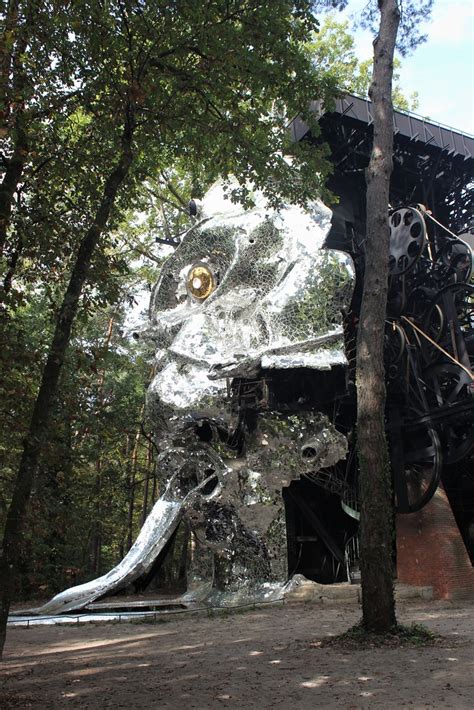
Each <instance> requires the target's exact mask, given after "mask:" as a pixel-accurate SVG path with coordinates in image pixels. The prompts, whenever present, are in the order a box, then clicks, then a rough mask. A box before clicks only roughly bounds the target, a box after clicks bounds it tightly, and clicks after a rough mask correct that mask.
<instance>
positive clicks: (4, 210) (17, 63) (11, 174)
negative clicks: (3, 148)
mask: <svg viewBox="0 0 474 710" xmlns="http://www.w3.org/2000/svg"><path fill="white" fill-rule="evenodd" d="M17 13H18V3H15V2H10V3H9V6H8V16H7V21H6V28H5V32H4V35H3V37H2V42H1V43H0V45H1V46H0V54H1V61H2V67H1V72H0V74H1V86H0V92H1V102H2V104H3V107H2V114H3V115H2V121H1V126H2V128H3V130H4V131H5V133H7V132H8V127H7V126H8V118H9V117H10V111H11V109H10V98H9V96H8V93H9V91H8V89H9V83H10V81H9V79H10V76H9V75H10V70H11V67H13V79H12V82H11V83H12V87H11V88H12V94H13V95H14V96H15V97H17V98H16V103H17V104H18V105H17V106H16V108H15V110H14V114H13V115H12V117H10V118H13V121H12V122H13V153H12V156H11V158H9V159H8V160H7V161H6V168H5V174H4V176H3V180H2V182H1V184H0V256H1V255H2V254H3V249H4V247H5V243H6V240H7V233H8V227H9V226H10V221H11V213H12V205H13V199H14V196H15V192H16V190H17V189H18V185H19V184H20V180H21V177H22V174H23V168H24V166H25V162H26V159H27V157H28V153H29V142H28V134H27V130H26V126H25V112H24V99H25V96H24V93H25V85H26V77H25V71H24V67H23V56H24V54H25V52H26V49H27V46H28V34H27V32H28V28H29V27H30V26H31V17H29V18H27V20H26V21H25V23H24V24H23V26H22V27H21V30H20V35H19V38H18V41H17V44H16V47H15V49H14V51H13V49H7V46H8V37H7V38H6V35H7V32H8V26H10V33H11V37H10V41H12V37H13V36H14V30H15V29H16V23H17ZM28 14H29V15H30V14H31V13H30V12H28ZM10 122H11V121H10Z"/></svg>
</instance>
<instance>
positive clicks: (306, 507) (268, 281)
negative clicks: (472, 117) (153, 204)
mask: <svg viewBox="0 0 474 710" xmlns="http://www.w3.org/2000/svg"><path fill="white" fill-rule="evenodd" d="M254 198H255V206H254V207H253V209H250V210H247V211H244V210H243V209H242V208H241V207H240V206H238V205H235V204H233V203H232V202H231V201H230V200H228V199H226V194H225V191H224V189H223V186H222V185H216V186H214V188H213V189H211V191H210V192H209V193H208V195H207V196H206V198H205V200H204V203H203V207H202V211H201V212H200V213H198V212H197V207H196V205H194V208H195V212H196V223H195V224H194V225H193V227H192V228H191V229H190V230H189V232H188V233H187V234H186V235H185V237H184V238H183V240H182V242H181V244H180V245H179V246H178V248H177V249H176V251H175V253H174V254H173V256H172V257H171V258H170V259H169V260H168V261H167V262H166V263H165V265H164V267H163V269H162V272H161V275H160V279H159V281H158V283H157V285H156V287H155V289H154V292H153V295H152V299H151V308H150V316H151V327H150V330H149V333H148V335H149V337H150V338H151V339H152V340H153V341H154V343H155V345H156V372H155V376H154V379H153V381H152V383H151V385H150V388H149V392H148V410H149V417H150V420H151V421H152V422H153V423H154V427H155V432H156V439H157V442H158V446H159V449H160V451H161V454H160V459H159V467H160V471H161V479H162V486H163V488H164V489H165V493H164V494H163V496H162V498H161V499H160V500H159V501H158V502H157V503H156V505H155V507H154V509H153V511H152V512H151V514H150V516H149V518H148V519H147V521H146V523H145V526H144V528H143V529H142V531H141V533H140V535H139V537H138V539H137V541H136V543H135V545H134V546H133V547H132V549H131V550H130V552H129V553H128V554H127V555H126V557H125V558H124V560H122V562H121V563H120V564H119V565H118V567H116V568H115V569H114V570H112V571H111V572H109V573H108V574H107V575H104V576H103V577H101V578H99V579H98V580H94V581H92V582H89V583H87V584H86V585H80V586H79V587H75V588H72V589H71V590H66V592H63V593H62V594H60V595H57V596H56V597H55V598H54V599H53V600H51V602H49V603H48V604H47V605H45V606H44V607H42V608H41V610H39V611H41V612H42V613H53V612H54V613H57V612H58V611H68V610H71V609H78V608H81V607H83V606H85V605H87V604H89V603H90V602H91V601H93V600H94V599H97V598H99V597H101V596H103V595H105V594H108V593H111V592H113V591H117V590H118V589H120V588H123V587H124V586H126V585H127V584H130V583H131V582H133V581H134V580H137V579H138V578H139V577H140V576H143V575H146V574H147V573H148V572H149V570H150V569H151V568H152V567H153V564H154V562H155V560H156V559H157V557H158V555H159V554H160V553H162V552H163V550H164V549H165V546H166V543H167V542H168V540H169V539H170V537H171V535H172V534H173V532H174V530H175V529H176V527H177V526H178V525H179V523H180V521H182V520H183V519H185V520H186V521H187V524H188V528H189V529H190V530H191V531H192V534H193V536H194V541H195V549H194V553H193V555H192V559H191V560H190V561H189V564H188V593H187V594H186V595H185V596H184V597H182V600H183V601H189V600H199V599H204V598H205V599H208V600H210V599H212V600H213V601H214V602H216V601H217V602H222V603H227V602H228V601H229V599H232V600H233V601H236V600H239V599H242V598H243V597H244V598H247V599H248V598H251V599H256V598H260V599H261V598H271V597H273V598H275V597H278V595H280V594H281V593H282V589H283V585H284V583H285V581H286V580H287V578H288V577H289V576H290V575H291V573H292V572H294V571H305V567H304V564H303V563H302V562H301V560H302V558H303V557H304V554H303V552H302V551H303V548H304V546H305V545H313V547H311V550H313V552H314V550H316V551H317V557H318V562H317V570H316V571H314V570H313V572H312V574H313V578H315V579H318V581H335V580H341V579H344V578H347V576H349V577H350V576H351V572H352V568H353V565H354V563H355V562H356V559H357V555H358V544H357V519H358V501H357V477H358V475H357V462H356V456H355V434H354V431H355V388H354V387H353V384H352V383H353V380H354V377H353V375H354V354H355V352H354V343H355V337H356V331H357V321H358V318H357V316H358V313H357V308H358V306H357V303H358V293H359V294H360V287H361V281H362V274H363V263H364V254H363V250H359V252H358V253H356V254H355V255H354V256H355V267H356V271H357V274H358V280H357V281H358V283H357V284H356V289H355V293H354V296H353V287H354V273H355V272H354V268H353V264H352V261H351V259H350V258H349V257H348V256H347V255H345V254H343V253H342V252H337V251H333V250H328V249H324V248H323V247H324V241H325V238H326V236H327V234H328V231H329V225H330V211H329V210H328V209H327V208H326V207H325V206H324V205H322V204H321V203H318V202H315V203H314V204H313V205H312V208H311V209H310V210H308V211H303V210H301V209H299V208H297V207H295V206H292V205H287V206H285V207H284V208H283V209H282V210H280V211H275V210H272V209H270V208H269V206H268V205H267V204H266V202H265V200H264V199H263V197H262V195H260V194H258V193H257V194H255V195H254ZM432 227H434V229H432ZM390 230H391V238H390V257H389V270H390V287H389V301H388V310H387V321H386V336H385V337H386V348H385V365H386V373H387V395H388V396H387V403H388V404H387V431H388V435H389V441H390V448H391V459H392V465H393V477H394V490H395V498H396V508H397V510H398V512H401V513H410V512H413V511H416V510H419V509H420V508H421V507H422V506H424V505H425V504H426V503H427V502H428V501H429V500H430V498H431V497H432V495H433V494H434V492H435V490H436V487H437V486H438V483H439V480H440V475H441V471H442V466H443V459H444V462H445V463H454V462H456V461H459V460H466V459H468V458H469V457H471V456H472V455H473V452H474V423H473V403H474V400H473V395H474V389H473V375H472V362H473V358H474V314H473V310H472V305H473V287H472V286H471V285H469V279H470V277H471V271H472V251H471V249H470V247H469V245H468V244H467V243H466V242H465V241H464V240H463V239H462V238H461V237H457V236H456V235H454V234H452V233H450V232H449V230H447V229H446V228H444V227H443V226H442V225H439V224H438V223H437V222H436V220H434V218H433V217H432V216H431V215H430V213H429V212H427V211H426V210H425V208H424V207H422V206H421V205H417V206H413V207H412V206H406V207H400V208H398V209H395V210H393V211H392V212H391V213H390ZM352 296H353V298H352ZM351 298H352V302H351ZM282 493H283V495H282ZM323 493H324V494H325V495H327V496H328V498H327V500H328V501H329V502H330V503H331V505H332V506H334V500H337V501H338V503H339V511H340V512H339V513H338V514H337V515H336V514H335V512H334V511H335V508H334V507H332V508H330V507H328V508H327V510H328V511H330V514H329V516H328V514H326V516H325V515H324V511H323V510H322V509H321V505H320V508H319V510H318V509H317V507H315V501H316V500H317V499H318V498H321V497H322V496H323ZM323 505H324V503H323ZM328 506H329V503H328ZM295 515H297V516H299V519H300V520H301V521H302V522H300V523H299V524H298V525H299V528H298V529H299V531H300V532H299V534H296V533H295V534H293V533H294V530H296V527H298V525H297V526H296V527H295V525H294V524H293V526H292V524H290V523H291V518H292V517H293V518H294V517H295ZM338 515H341V516H342V518H339V517H338ZM331 516H332V520H328V517H331ZM335 521H336V522H335ZM305 526H306V527H305ZM305 530H306V533H308V531H309V532H310V534H305ZM292 531H293V532H292ZM318 546H319V547H318ZM321 550H323V551H321ZM312 554H313V553H312ZM313 557H314V555H313ZM308 564H309V563H308ZM311 564H313V566H314V563H311ZM308 574H311V573H308Z"/></svg>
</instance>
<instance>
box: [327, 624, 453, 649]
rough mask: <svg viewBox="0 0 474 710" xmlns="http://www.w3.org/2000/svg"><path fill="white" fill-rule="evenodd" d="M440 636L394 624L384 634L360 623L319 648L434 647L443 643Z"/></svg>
mask: <svg viewBox="0 0 474 710" xmlns="http://www.w3.org/2000/svg"><path fill="white" fill-rule="evenodd" d="M443 640H444V639H443V637H442V636H438V635H437V634H434V633H433V632H432V631H430V630H429V629H427V628H426V627H425V626H423V625H422V624H412V625H411V626H405V625H403V624H396V625H395V626H393V627H392V628H391V629H390V631H389V632H388V633H386V634H378V633H375V632H373V631H367V630H366V629H365V628H364V627H363V626H362V623H360V622H359V623H358V624H356V625H355V626H352V627H351V628H350V629H349V630H348V631H345V632H344V633H343V634H340V635H339V636H334V637H332V638H329V639H324V640H323V641H321V643H320V644H319V645H320V647H326V648H327V647H329V648H342V649H348V650H357V649H364V648H400V647H403V646H411V647H413V646H436V645H439V644H440V643H441V642H442V641H443Z"/></svg>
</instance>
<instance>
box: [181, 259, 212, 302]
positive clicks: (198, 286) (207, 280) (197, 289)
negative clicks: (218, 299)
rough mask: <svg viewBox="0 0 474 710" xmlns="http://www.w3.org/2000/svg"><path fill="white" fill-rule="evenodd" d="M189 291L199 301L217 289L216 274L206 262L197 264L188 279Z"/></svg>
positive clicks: (189, 273)
mask: <svg viewBox="0 0 474 710" xmlns="http://www.w3.org/2000/svg"><path fill="white" fill-rule="evenodd" d="M186 288H187V289H188V293H189V294H190V295H191V296H192V297H193V298H195V299H196V300H198V301H205V300H206V298H208V296H210V295H211V293H212V292H213V291H215V289H216V280H215V278H214V274H213V273H212V271H211V270H210V268H209V267H208V266H207V265H206V264H196V265H195V266H192V267H191V269H190V270H189V272H188V276H187V279H186Z"/></svg>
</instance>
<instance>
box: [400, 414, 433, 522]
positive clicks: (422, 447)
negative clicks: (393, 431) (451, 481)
mask: <svg viewBox="0 0 474 710" xmlns="http://www.w3.org/2000/svg"><path fill="white" fill-rule="evenodd" d="M400 433H401V442H400V443H401V446H400V449H401V460H400V458H398V460H396V461H395V460H394V456H396V455H397V452H394V451H393V450H392V469H393V473H394V489H395V501H396V511H397V513H414V512H416V511H417V510H421V508H423V506H424V505H426V504H427V503H428V502H429V501H430V500H431V498H432V497H433V495H434V493H435V491H436V489H437V487H438V484H439V481H440V476H441V444H440V441H439V437H438V434H437V433H436V431H435V430H434V429H433V428H432V427H430V426H429V425H424V424H421V425H417V426H409V425H407V426H404V427H402V429H401V431H400Z"/></svg>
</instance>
